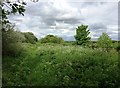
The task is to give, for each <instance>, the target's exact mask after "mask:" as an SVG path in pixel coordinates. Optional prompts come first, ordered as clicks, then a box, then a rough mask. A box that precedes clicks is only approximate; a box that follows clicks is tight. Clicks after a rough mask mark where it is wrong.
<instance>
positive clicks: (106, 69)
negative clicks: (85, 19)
mask: <svg viewBox="0 0 120 88" xmlns="http://www.w3.org/2000/svg"><path fill="white" fill-rule="evenodd" d="M23 46H24V47H25V50H26V51H25V52H24V55H22V56H20V57H17V58H13V57H4V58H3V86H79V87H80V88H86V87H87V88H93V87H94V88H118V87H120V85H119V78H120V77H119V73H118V71H119V69H118V52H117V51H115V50H111V51H109V52H103V51H102V50H100V49H95V50H93V49H90V48H83V47H81V46H75V45H67V46H66V45H60V44H34V45H33V44H23Z"/></svg>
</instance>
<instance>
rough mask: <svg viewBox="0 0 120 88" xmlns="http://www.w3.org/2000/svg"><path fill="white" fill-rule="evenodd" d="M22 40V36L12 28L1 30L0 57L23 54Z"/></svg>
mask: <svg viewBox="0 0 120 88" xmlns="http://www.w3.org/2000/svg"><path fill="white" fill-rule="evenodd" d="M24 40H25V37H24V35H22V34H21V32H18V31H15V30H14V29H13V28H12V27H8V28H6V30H2V55H3V56H5V55H9V56H19V55H20V54H21V53H22V52H23V48H22V45H21V43H22V41H24Z"/></svg>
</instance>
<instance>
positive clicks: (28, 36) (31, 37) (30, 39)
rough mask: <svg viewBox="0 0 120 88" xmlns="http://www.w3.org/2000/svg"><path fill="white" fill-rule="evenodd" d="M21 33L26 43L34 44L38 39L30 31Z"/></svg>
mask: <svg viewBox="0 0 120 88" xmlns="http://www.w3.org/2000/svg"><path fill="white" fill-rule="evenodd" d="M22 34H24V36H25V38H26V40H25V42H27V43H32V44H34V43H35V42H37V41H38V39H37V38H36V37H35V36H34V34H33V33H32V32H25V33H22Z"/></svg>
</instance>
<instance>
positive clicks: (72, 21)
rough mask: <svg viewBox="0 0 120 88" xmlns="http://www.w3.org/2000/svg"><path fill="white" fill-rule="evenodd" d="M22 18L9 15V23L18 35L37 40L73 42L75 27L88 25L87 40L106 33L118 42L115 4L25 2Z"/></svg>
mask: <svg viewBox="0 0 120 88" xmlns="http://www.w3.org/2000/svg"><path fill="white" fill-rule="evenodd" d="M25 1H26V2H27V5H26V6H25V8H26V11H25V13H24V15H25V16H21V15H15V16H14V15H11V16H10V17H9V19H10V20H11V22H12V23H15V24H16V27H17V28H18V30H20V31H22V32H33V33H34V35H35V36H36V37H37V38H38V39H40V38H43V37H45V36H46V35H48V34H52V35H56V36H59V37H62V38H63V39H64V40H67V41H73V40H75V39H74V35H75V34H76V28H77V26H80V25H81V24H84V25H88V26H89V27H88V29H89V30H90V35H89V36H90V37H91V38H92V40H97V39H98V38H99V37H100V36H101V34H102V32H106V33H107V34H108V35H109V36H110V38H112V39H113V40H118V2H117V0H114V2H113V1H111V0H105V1H104V0H99V2H98V1H96V0H89V1H88V0H76V1H75V0H44V1H43V0H42V1H41V0H39V2H36V3H34V2H31V1H30V0H25Z"/></svg>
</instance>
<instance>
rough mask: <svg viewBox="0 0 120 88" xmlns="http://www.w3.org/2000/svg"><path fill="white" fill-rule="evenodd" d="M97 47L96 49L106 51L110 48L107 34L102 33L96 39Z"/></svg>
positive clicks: (109, 39) (110, 40)
mask: <svg viewBox="0 0 120 88" xmlns="http://www.w3.org/2000/svg"><path fill="white" fill-rule="evenodd" d="M97 45H98V47H100V48H103V49H104V50H107V51H108V49H109V48H110V47H112V39H111V38H110V37H109V36H108V35H107V33H105V32H103V33H102V35H101V36H100V37H99V38H98V41H97Z"/></svg>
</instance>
